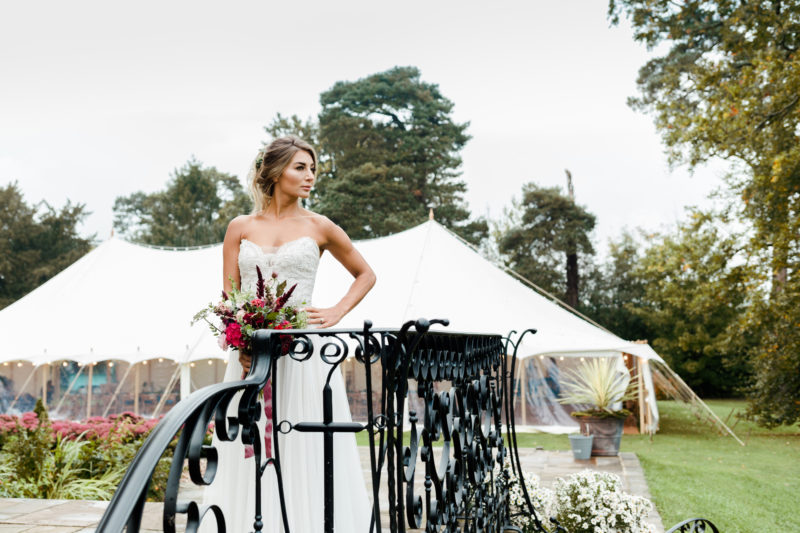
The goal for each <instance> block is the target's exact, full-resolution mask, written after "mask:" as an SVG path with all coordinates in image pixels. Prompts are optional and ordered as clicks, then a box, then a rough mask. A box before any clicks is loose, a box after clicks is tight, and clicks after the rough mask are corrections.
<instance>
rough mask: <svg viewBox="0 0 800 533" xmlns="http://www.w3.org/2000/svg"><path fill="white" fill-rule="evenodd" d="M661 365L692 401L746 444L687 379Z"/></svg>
mask: <svg viewBox="0 0 800 533" xmlns="http://www.w3.org/2000/svg"><path fill="white" fill-rule="evenodd" d="M654 362H655V361H654ZM659 366H662V367H664V368H665V369H666V370H667V372H668V373H669V374H670V375H671V377H672V378H673V379H675V380H676V381H677V383H678V384H679V385H680V386H681V388H682V389H683V393H684V394H688V396H689V398H690V399H691V402H692V403H695V402H696V403H697V404H699V405H701V406H702V407H703V408H704V409H705V410H706V411H707V412H708V413H709V414H710V415H711V416H712V418H713V419H714V420H715V421H716V422H717V423H718V424H719V425H720V426H722V427H723V428H725V430H726V431H727V432H728V434H729V435H730V436H731V437H733V438H734V439H736V442H738V443H739V444H741V445H742V446H744V445H745V444H744V442H742V441H741V439H740V438H739V437H737V436H736V434H735V433H734V432H733V430H731V428H729V427H728V426H727V425H726V424H725V422H723V421H722V420H720V418H719V417H718V416H717V414H716V413H715V412H714V411H712V410H711V408H710V407H709V406H708V405H706V402H704V401H703V400H702V399H700V397H699V396H698V395H697V394H695V392H694V391H693V390H692V388H691V387H689V385H687V384H686V382H685V381H683V378H681V377H680V376H679V375H678V373H677V372H675V371H674V370H672V369H671V368H670V367H668V366H666V365H659ZM687 391H688V392H687Z"/></svg>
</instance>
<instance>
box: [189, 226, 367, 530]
mask: <svg viewBox="0 0 800 533" xmlns="http://www.w3.org/2000/svg"><path fill="white" fill-rule="evenodd" d="M319 253H320V252H319V247H318V246H317V243H316V241H315V240H314V239H313V238H311V237H301V238H300V239H296V240H293V241H290V242H287V243H286V244H284V245H282V246H280V247H279V248H277V249H274V250H269V251H265V250H263V249H262V248H261V247H260V246H258V245H256V244H254V243H252V242H250V241H248V240H242V242H241V244H240V247H239V272H240V275H241V285H242V288H243V289H244V290H251V291H255V285H256V279H257V274H256V266H259V267H260V268H261V272H262V273H263V275H264V276H265V277H266V276H269V275H270V274H271V273H272V272H277V273H278V277H279V279H280V280H284V279H285V280H287V287H291V286H292V285H293V284H295V283H297V287H296V288H295V291H294V293H293V294H292V296H291V298H290V299H289V302H288V303H289V304H290V305H298V306H299V305H301V304H304V303H305V304H306V305H310V304H311V293H312V292H313V290H314V280H315V277H316V273H317V266H318V265H319ZM315 346H317V347H318V346H319V342H318V341H317V340H316V339H315ZM329 371H330V366H329V365H328V364H326V363H325V362H323V361H322V360H321V359H320V356H319V349H318V348H316V349H315V351H314V355H313V356H312V357H311V358H310V359H308V360H306V361H303V362H298V361H295V360H292V359H291V358H289V357H282V358H281V359H279V360H278V363H277V371H276V380H275V384H276V385H275V386H276V400H277V405H276V406H275V407H274V413H275V418H274V422H275V423H276V424H277V423H279V422H280V421H282V420H288V421H290V422H292V423H296V422H300V421H311V422H321V421H322V387H323V386H324V383H325V379H326V377H327V373H328V372H329ZM241 375H242V367H241V365H240V364H239V360H238V352H236V351H233V350H232V351H231V353H230V357H229V361H228V365H227V369H226V371H225V378H224V380H225V381H235V380H238V379H240V378H241ZM331 388H332V392H333V419H334V421H335V422H350V421H351V418H350V408H349V405H348V403H347V394H346V392H345V388H344V380H343V379H342V375H341V372H340V371H339V370H338V369H337V370H336V371H335V372H334V374H333V377H332V378H331ZM237 400H238V398H237ZM236 403H237V402H236V401H234V402H232V404H231V406H230V408H229V416H234V415H235V408H236ZM261 412H262V416H261V419H260V420H259V422H258V425H259V429H260V432H261V434H260V437H261V438H262V439H263V438H264V426H265V417H264V416H263V410H262V411H261ZM262 442H263V440H262ZM278 444H279V446H280V450H279V451H280V461H281V473H282V477H283V489H284V496H285V500H286V510H287V515H288V521H289V529H290V531H291V532H292V533H316V532H322V531H324V521H323V513H324V503H323V502H324V499H323V459H324V455H323V443H322V435H321V434H318V433H298V432H296V431H292V432H290V433H288V434H286V435H283V434H279V436H278ZM213 446H214V447H216V448H217V450H218V453H219V463H218V468H217V473H216V477H215V478H214V481H213V482H212V483H211V485H209V486H208V487H206V489H205V492H204V496H203V503H204V504H210V503H215V504H217V505H219V506H220V507H221V509H222V511H223V513H224V516H225V523H226V529H227V531H228V532H231V533H243V532H249V531H253V521H254V515H255V487H254V483H255V473H254V467H255V461H254V458H253V457H249V458H247V459H246V458H245V448H244V446H243V445H242V443H241V440H240V438H238V439H237V440H236V441H234V442H221V441H219V440H218V439H217V438H216V436H215V437H214V439H213ZM262 449H263V446H262ZM263 455H264V454H263V452H262V461H264V456H263ZM261 486H262V503H261V509H262V516H263V518H262V521H263V522H264V529H263V531H265V532H270V533H272V532H282V531H283V526H282V520H281V512H280V504H279V500H278V489H277V480H276V476H275V470H274V469H273V468H272V467H271V466H270V467H268V468H267V470H266V471H265V473H264V476H263V477H262V482H261ZM371 509H372V506H371V504H370V501H369V498H368V496H367V490H366V486H365V483H364V477H363V474H362V467H361V461H360V459H359V454H358V449H357V447H356V441H355V435H353V434H351V433H339V434H336V435H334V518H335V528H336V531H337V532H342V533H351V532H353V533H359V532H365V533H366V532H367V531H369V523H370V513H371ZM216 530H217V529H216V526H215V524H214V518H213V514H212V513H207V514H206V516H205V520H203V523H202V525H201V528H200V531H202V532H204V533H205V532H209V533H210V532H213V531H216Z"/></svg>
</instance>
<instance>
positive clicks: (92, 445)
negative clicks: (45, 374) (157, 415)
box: [0, 400, 174, 501]
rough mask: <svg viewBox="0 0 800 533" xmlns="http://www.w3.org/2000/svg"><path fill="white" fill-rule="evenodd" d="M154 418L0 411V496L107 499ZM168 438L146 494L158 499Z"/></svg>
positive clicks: (162, 487)
mask: <svg viewBox="0 0 800 533" xmlns="http://www.w3.org/2000/svg"><path fill="white" fill-rule="evenodd" d="M157 423H158V420H157V419H153V420H150V419H145V418H142V417H140V416H137V415H135V414H133V413H123V414H120V415H114V416H110V417H107V418H104V417H92V418H89V419H88V420H85V421H82V422H73V421H68V420H57V421H52V422H51V421H50V420H49V418H48V416H47V410H46V409H45V407H44V406H43V405H42V403H41V400H40V401H39V402H37V404H36V410H35V412H31V413H24V414H22V415H20V416H19V417H16V416H11V415H0V497H5V498H54V499H72V498H77V499H93V500H103V499H109V498H110V497H111V494H113V491H114V490H115V488H116V486H117V484H118V482H119V480H120V479H121V477H122V474H123V473H124V472H125V469H126V468H127V467H128V465H129V464H130V463H131V461H133V458H134V456H135V455H136V453H137V452H138V451H139V448H140V447H141V445H142V444H143V443H144V440H145V438H146V437H147V435H148V434H149V433H150V431H151V430H152V429H153V427H155V425H156V424H157ZM173 450H174V443H173V446H171V447H170V448H169V449H168V450H167V453H165V454H164V456H163V457H162V458H161V460H160V461H159V464H158V466H157V467H156V470H155V472H154V473H153V480H152V482H151V484H150V488H149V490H148V499H151V500H157V501H162V500H163V496H164V490H165V487H166V481H167V477H168V475H169V467H170V463H171V461H172V452H173Z"/></svg>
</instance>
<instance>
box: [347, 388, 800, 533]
mask: <svg viewBox="0 0 800 533" xmlns="http://www.w3.org/2000/svg"><path fill="white" fill-rule="evenodd" d="M707 403H708V404H709V406H710V407H711V408H712V409H713V410H714V412H716V414H717V416H719V417H720V418H722V419H723V420H724V419H726V418H727V417H728V415H729V414H730V413H731V411H733V415H732V416H731V417H730V419H729V425H733V424H734V423H736V420H737V419H736V413H737V412H741V411H743V410H744V407H745V403H744V402H743V401H738V400H712V401H709V402H707ZM658 405H659V409H660V412H661V430H660V431H659V432H658V433H657V434H656V435H655V436H654V437H653V438H652V439H651V438H650V437H649V436H647V435H625V436H623V438H622V451H626V452H635V453H636V454H637V455H638V457H639V460H640V461H641V463H642V467H643V468H644V472H645V476H646V478H647V484H648V486H649V487H650V493H651V494H652V497H653V503H655V505H656V508H657V509H658V512H659V513H660V514H661V518H662V520H663V522H664V525H665V526H666V527H667V528H669V527H671V526H672V525H674V524H676V523H678V522H680V521H681V520H684V519H686V518H692V517H698V516H702V517H705V518H708V519H710V520H711V521H713V522H714V524H716V525H717V527H718V528H719V530H720V532H722V533H750V532H756V531H757V532H759V533H766V532H775V533H778V532H781V533H786V532H795V531H797V532H800V513H798V510H800V426H798V425H795V426H792V427H788V428H786V427H784V428H779V429H775V430H771V431H770V430H766V429H763V428H759V427H758V426H756V425H755V424H752V423H750V422H747V421H744V420H741V421H739V422H738V423H737V424H736V427H735V429H734V431H735V432H736V434H737V435H738V436H739V438H741V439H742V440H743V441H745V443H746V444H747V445H746V446H740V445H739V444H738V443H737V442H736V441H735V440H734V439H733V438H732V437H728V436H725V437H722V436H719V435H718V434H717V433H716V432H715V431H714V430H712V429H711V427H710V426H709V425H708V424H707V423H705V422H701V421H699V420H697V419H696V418H695V417H694V415H693V414H692V413H691V411H690V410H689V409H688V408H687V407H685V406H683V405H681V404H677V403H675V402H669V401H667V402H659V404H658ZM359 437H360V438H359V443H360V444H366V439H365V438H364V437H365V436H363V437H362V436H361V435H359ZM517 440H518V444H519V446H520V447H534V446H541V447H542V448H544V449H545V450H568V449H569V442H568V441H567V437H566V436H564V435H547V434H541V433H526V434H518V439H517Z"/></svg>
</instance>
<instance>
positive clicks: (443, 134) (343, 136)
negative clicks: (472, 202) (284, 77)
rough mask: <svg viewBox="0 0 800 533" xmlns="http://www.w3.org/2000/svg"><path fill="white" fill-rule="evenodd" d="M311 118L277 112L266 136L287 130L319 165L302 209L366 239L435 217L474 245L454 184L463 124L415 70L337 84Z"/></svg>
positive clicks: (481, 232) (477, 232) (479, 229)
mask: <svg viewBox="0 0 800 533" xmlns="http://www.w3.org/2000/svg"><path fill="white" fill-rule="evenodd" d="M320 103H321V104H322V110H321V111H320V114H319V116H318V117H317V121H313V120H308V121H303V120H301V119H299V118H298V117H296V116H292V117H283V116H281V115H278V116H277V117H276V118H275V119H274V120H273V121H272V123H271V124H270V125H268V126H267V127H266V128H265V129H266V131H267V133H269V134H270V135H271V136H272V137H277V136H280V135H285V134H287V133H294V134H297V135H300V136H303V137H304V138H306V139H308V140H309V141H310V142H312V143H313V144H314V145H315V146H316V147H317V150H318V155H319V159H320V165H319V169H318V170H319V171H318V175H319V177H318V181H317V185H316V186H315V191H314V193H313V195H312V197H311V199H310V207H312V208H313V209H314V210H316V211H318V212H320V213H322V214H324V215H326V216H328V217H329V218H330V219H331V220H333V221H334V222H336V223H337V224H339V225H340V226H342V228H344V229H345V231H347V233H348V234H349V235H350V237H351V238H354V239H364V238H372V237H378V236H383V235H388V234H391V233H396V232H398V231H402V230H405V229H408V228H410V227H412V226H415V225H417V224H420V223H421V222H423V221H424V220H426V219H427V217H428V211H429V209H433V210H434V212H435V217H436V219H437V220H438V221H439V222H441V223H442V224H444V225H445V226H448V227H449V228H451V229H452V230H454V231H456V232H457V233H459V234H460V235H461V236H462V237H464V238H467V239H468V240H471V241H472V242H477V241H478V240H480V239H481V238H483V237H485V236H486V234H487V232H488V225H487V224H486V222H485V221H484V220H481V219H477V220H472V221H471V220H469V219H470V213H469V211H468V210H467V208H466V206H465V203H464V200H463V194H464V192H465V191H466V184H465V183H464V182H463V181H462V180H461V179H459V176H460V166H461V156H460V150H461V149H462V148H463V147H464V145H465V144H466V142H467V141H468V140H469V136H468V135H467V133H466V129H467V126H468V125H467V124H459V123H457V122H455V121H454V120H453V117H452V111H453V103H452V102H451V101H450V100H448V99H447V98H445V97H444V95H442V93H441V91H440V90H439V87H438V86H437V85H435V84H432V83H427V82H424V81H422V79H421V74H420V72H419V70H418V69H417V68H415V67H395V68H393V69H390V70H387V71H385V72H379V73H377V74H372V75H370V76H367V77H365V78H362V79H359V80H356V81H339V82H337V83H336V84H334V86H333V87H332V88H331V89H329V90H327V91H325V92H323V93H322V94H321V95H320Z"/></svg>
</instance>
